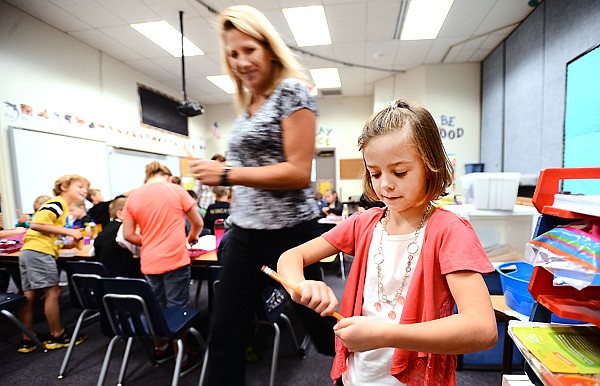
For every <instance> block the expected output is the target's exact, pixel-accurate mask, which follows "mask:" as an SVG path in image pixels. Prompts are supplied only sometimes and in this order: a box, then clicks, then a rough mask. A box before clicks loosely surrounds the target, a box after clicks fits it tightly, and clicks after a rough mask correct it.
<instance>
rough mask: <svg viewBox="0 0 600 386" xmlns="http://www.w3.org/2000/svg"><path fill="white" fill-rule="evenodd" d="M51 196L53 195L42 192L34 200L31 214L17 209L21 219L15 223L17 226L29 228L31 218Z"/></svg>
mask: <svg viewBox="0 0 600 386" xmlns="http://www.w3.org/2000/svg"><path fill="white" fill-rule="evenodd" d="M51 198H52V197H50V196H47V195H45V194H42V195H41V196H37V197H36V198H35V200H33V213H31V214H29V213H23V212H21V211H20V210H18V209H17V213H18V214H19V219H18V220H17V223H16V224H15V226H16V227H17V228H19V227H22V228H29V223H30V221H31V218H32V217H33V216H34V215H35V212H37V211H38V210H39V209H40V207H41V206H42V204H43V203H44V202H46V201H48V200H49V199H51Z"/></svg>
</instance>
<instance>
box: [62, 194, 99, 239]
mask: <svg viewBox="0 0 600 386" xmlns="http://www.w3.org/2000/svg"><path fill="white" fill-rule="evenodd" d="M69 213H70V215H69V217H68V219H67V228H73V229H85V230H86V231H87V232H88V234H90V233H91V229H90V228H88V227H89V226H90V225H91V224H94V225H95V224H96V223H95V222H94V219H93V218H92V217H91V216H90V215H89V214H87V211H86V210H85V201H78V202H74V203H72V204H71V205H69Z"/></svg>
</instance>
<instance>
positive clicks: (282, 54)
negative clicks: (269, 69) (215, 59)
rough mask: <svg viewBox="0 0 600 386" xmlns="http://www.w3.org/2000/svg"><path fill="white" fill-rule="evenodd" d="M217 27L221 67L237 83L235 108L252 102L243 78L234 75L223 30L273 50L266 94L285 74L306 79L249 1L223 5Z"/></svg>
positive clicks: (266, 21) (270, 27)
mask: <svg viewBox="0 0 600 386" xmlns="http://www.w3.org/2000/svg"><path fill="white" fill-rule="evenodd" d="M217 29H218V34H219V40H220V42H221V61H222V65H223V69H224V70H225V71H226V72H227V73H228V74H229V76H230V77H231V79H232V80H233V81H234V83H235V86H236V105H237V107H238V109H240V110H243V109H245V108H247V107H248V106H249V104H250V102H251V97H252V95H251V93H250V92H249V90H247V89H245V88H244V85H243V84H242V81H241V80H240V79H239V78H238V77H236V76H235V74H234V73H233V70H232V68H231V66H230V65H229V61H228V60H227V52H226V50H225V33H226V32H227V31H230V30H232V29H237V30H238V31H240V32H243V33H245V34H246V35H248V36H250V37H252V38H254V39H256V40H258V41H259V42H260V43H261V44H262V45H263V46H264V47H265V48H266V49H268V50H269V51H270V52H271V53H272V54H273V74H272V76H271V79H270V84H269V87H267V90H266V91H267V95H268V94H270V93H271V92H272V91H273V89H275V87H277V85H278V84H279V83H280V82H281V81H282V80H283V79H286V78H297V79H300V80H303V81H306V76H305V75H304V72H303V71H302V67H301V65H300V63H298V61H297V60H296V58H295V57H294V54H292V51H291V50H290V49H289V48H288V46H286V45H285V43H284V42H283V39H281V37H280V36H279V34H278V33H277V31H276V30H275V27H273V25H272V24H271V22H269V20H268V19H267V18H266V17H265V15H263V14H262V13H261V12H260V11H258V10H257V9H255V8H253V7H250V6H248V5H234V6H231V7H229V8H226V9H225V10H224V11H223V12H221V14H220V15H219V18H218V19H217Z"/></svg>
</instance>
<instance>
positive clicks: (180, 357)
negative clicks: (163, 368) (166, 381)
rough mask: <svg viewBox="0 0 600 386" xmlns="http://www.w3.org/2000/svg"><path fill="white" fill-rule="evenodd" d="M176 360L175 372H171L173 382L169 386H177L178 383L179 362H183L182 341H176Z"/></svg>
mask: <svg viewBox="0 0 600 386" xmlns="http://www.w3.org/2000/svg"><path fill="white" fill-rule="evenodd" d="M176 342H177V359H176V360H175V370H173V380H172V381H171V386H177V384H178V383H179V373H180V372H181V362H182V360H183V341H182V340H181V339H177V341H176Z"/></svg>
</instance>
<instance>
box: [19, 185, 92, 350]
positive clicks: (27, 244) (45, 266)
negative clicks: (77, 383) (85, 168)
mask: <svg viewBox="0 0 600 386" xmlns="http://www.w3.org/2000/svg"><path fill="white" fill-rule="evenodd" d="M89 186H90V182H89V181H88V180H87V179H85V178H83V177H81V176H79V175H76V174H69V175H65V176H62V177H59V178H58V179H57V180H56V182H55V183H54V189H53V193H54V194H55V195H56V197H54V198H52V199H50V200H48V201H46V202H45V203H44V204H43V205H42V206H41V208H40V209H39V210H38V211H37V212H36V214H35V217H34V218H33V220H32V221H31V224H30V229H29V230H28V231H27V233H26V234H25V237H24V238H23V242H24V244H23V247H22V248H21V252H20V253H19V270H20V272H21V285H22V287H23V294H24V295H25V302H24V303H23V307H22V308H21V313H20V319H21V322H23V324H24V325H25V326H27V327H29V329H30V330H33V308H34V305H35V301H36V300H37V299H39V298H40V297H41V296H42V295H44V296H45V299H44V315H45V316H46V320H47V322H48V328H49V330H50V332H49V336H48V338H47V339H45V340H44V345H45V346H46V348H47V349H48V350H55V349H59V348H62V347H67V346H68V345H69V343H70V342H71V339H72V336H71V334H70V333H68V332H67V331H65V329H64V328H63V327H62V325H61V321H60V306H59V298H60V292H61V291H60V287H59V286H58V268H57V266H56V259H57V257H58V250H59V249H60V247H61V244H62V240H61V239H60V236H62V235H67V236H71V237H72V238H73V240H74V241H75V242H77V241H78V240H80V239H81V237H82V236H81V232H80V231H79V230H78V229H68V228H65V223H66V219H67V216H68V215H69V205H70V204H72V203H74V202H77V201H82V200H84V199H85V196H86V194H87V190H88V187H89ZM72 246H74V245H68V244H66V245H64V247H67V248H68V247H72ZM83 339H85V338H84V337H81V336H80V337H77V341H76V343H77V344H79V343H81V342H83ZM36 347H37V346H36V345H35V344H34V343H33V342H32V341H31V340H30V339H28V338H27V336H26V335H23V340H22V341H21V343H20V344H19V348H18V350H17V351H18V352H21V353H28V352H31V351H33V350H35V349H36Z"/></svg>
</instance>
